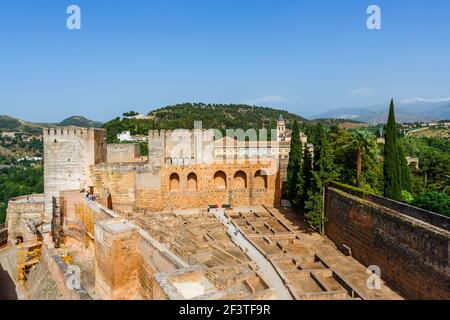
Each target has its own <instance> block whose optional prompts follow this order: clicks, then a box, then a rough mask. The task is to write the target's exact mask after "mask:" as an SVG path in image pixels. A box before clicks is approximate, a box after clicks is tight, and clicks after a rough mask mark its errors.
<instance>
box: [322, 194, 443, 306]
mask: <svg viewBox="0 0 450 320" xmlns="http://www.w3.org/2000/svg"><path fill="white" fill-rule="evenodd" d="M384 204H385V205H386V206H387V205H388V202H385V203H384ZM386 206H381V205H379V204H375V203H374V202H371V201H368V200H365V199H362V198H359V197H356V196H353V195H350V194H348V193H345V192H343V191H341V190H338V189H335V188H331V187H328V188H327V189H326V192H325V217H326V219H327V220H326V223H325V234H326V235H327V236H328V237H329V238H330V239H331V240H333V241H334V242H335V243H336V244H337V245H338V246H342V245H344V244H345V245H347V246H348V247H350V248H351V253H352V255H353V257H354V258H356V259H357V260H359V261H360V262H361V263H363V264H364V265H366V266H370V265H377V266H379V267H380V268H381V277H382V279H384V280H385V281H387V283H388V284H391V285H392V286H393V287H396V288H397V289H398V290H399V291H400V292H402V293H403V294H404V295H405V296H406V297H409V298H412V299H449V298H450V291H449V288H450V269H449V264H448V258H449V245H450V242H449V240H450V237H449V234H450V233H449V232H448V231H447V230H444V229H439V228H436V227H434V226H432V225H430V224H427V223H424V222H422V221H420V220H416V219H413V218H411V217H409V216H406V215H402V214H400V213H398V212H397V211H394V210H392V209H390V208H387V207H386ZM411 208H412V207H411ZM411 210H413V208H412V209H411Z"/></svg>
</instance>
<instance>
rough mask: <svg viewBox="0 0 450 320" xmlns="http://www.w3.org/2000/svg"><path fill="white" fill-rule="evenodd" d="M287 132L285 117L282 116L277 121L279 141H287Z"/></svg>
mask: <svg viewBox="0 0 450 320" xmlns="http://www.w3.org/2000/svg"><path fill="white" fill-rule="evenodd" d="M285 131H286V121H284V118H283V116H282V115H281V114H280V116H279V117H278V120H277V141H285V140H286V137H285Z"/></svg>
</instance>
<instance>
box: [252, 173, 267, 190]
mask: <svg viewBox="0 0 450 320" xmlns="http://www.w3.org/2000/svg"><path fill="white" fill-rule="evenodd" d="M253 184H254V188H255V189H267V175H266V173H265V172H263V171H262V170H258V171H256V173H255V178H254V180H253Z"/></svg>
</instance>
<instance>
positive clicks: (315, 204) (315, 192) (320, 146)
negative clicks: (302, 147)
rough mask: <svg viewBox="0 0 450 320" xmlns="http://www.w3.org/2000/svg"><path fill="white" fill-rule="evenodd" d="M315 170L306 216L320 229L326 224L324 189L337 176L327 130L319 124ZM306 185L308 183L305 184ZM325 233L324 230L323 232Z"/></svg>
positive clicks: (316, 138)
mask: <svg viewBox="0 0 450 320" xmlns="http://www.w3.org/2000/svg"><path fill="white" fill-rule="evenodd" d="M315 132H316V136H315V139H314V140H315V143H316V144H315V145H314V166H313V167H314V169H313V171H312V172H311V174H312V178H311V180H310V182H309V185H308V190H307V192H306V193H305V194H306V196H305V204H304V206H305V216H306V218H307V220H308V222H309V223H310V224H311V225H313V226H315V227H316V228H318V229H321V228H322V226H323V223H324V219H323V191H324V187H325V186H326V185H327V184H328V183H329V182H330V181H332V180H334V179H335V178H336V176H337V173H336V170H335V167H334V163H333V153H332V150H331V145H330V142H329V140H328V137H327V135H326V133H325V128H324V127H323V126H322V125H320V124H318V125H317V126H316V128H315ZM305 183H306V182H305ZM321 231H323V230H321Z"/></svg>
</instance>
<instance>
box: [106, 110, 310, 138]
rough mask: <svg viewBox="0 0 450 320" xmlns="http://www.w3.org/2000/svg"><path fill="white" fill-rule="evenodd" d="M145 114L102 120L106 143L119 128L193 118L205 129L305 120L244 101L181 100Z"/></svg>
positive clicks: (185, 122)
mask: <svg viewBox="0 0 450 320" xmlns="http://www.w3.org/2000/svg"><path fill="white" fill-rule="evenodd" d="M127 114H130V113H127ZM148 115H149V117H148V119H133V118H123V119H121V118H119V117H118V118H116V119H114V120H111V121H109V122H107V123H105V124H104V125H103V127H104V128H106V129H107V130H108V142H110V143H111V142H115V140H116V136H117V134H118V133H120V132H122V131H130V132H131V134H133V135H137V134H141V135H146V134H147V133H148V131H149V130H161V129H166V130H174V129H180V128H183V129H193V128H194V121H202V127H203V128H204V129H211V128H214V129H238V128H240V129H244V130H247V129H250V128H267V129H270V128H276V122H277V119H278V117H279V116H280V115H282V116H283V117H284V119H285V120H286V124H287V126H288V127H291V126H292V123H293V122H294V120H298V121H306V120H305V119H304V118H302V117H300V116H298V115H296V114H293V113H289V112H287V111H283V110H277V109H272V108H266V107H256V106H249V105H244V104H204V103H183V104H177V105H174V106H168V107H164V108H160V109H156V110H154V111H152V112H150V113H149V114H148Z"/></svg>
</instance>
